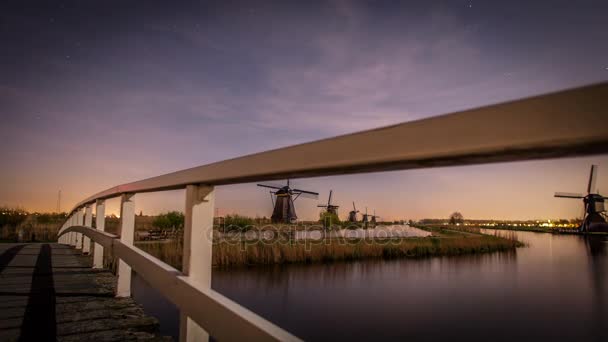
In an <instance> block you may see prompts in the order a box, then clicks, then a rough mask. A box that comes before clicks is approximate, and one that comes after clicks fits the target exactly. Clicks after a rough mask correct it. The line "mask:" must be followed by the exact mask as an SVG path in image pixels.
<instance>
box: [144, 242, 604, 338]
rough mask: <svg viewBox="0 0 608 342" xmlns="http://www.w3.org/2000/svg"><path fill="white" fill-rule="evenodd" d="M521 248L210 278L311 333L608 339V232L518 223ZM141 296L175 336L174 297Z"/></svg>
mask: <svg viewBox="0 0 608 342" xmlns="http://www.w3.org/2000/svg"><path fill="white" fill-rule="evenodd" d="M517 235H518V236H519V238H520V240H523V241H525V242H526V243H528V244H529V247H526V248H520V249H518V250H517V251H516V252H509V253H494V254H488V255H476V256H463V257H449V258H447V257H446V258H432V259H423V260H409V259H401V260H392V261H363V262H353V263H335V264H329V265H312V266H305V265H296V266H288V267H271V268H261V267H256V268H249V269H236V270H235V269H232V270H215V271H214V273H213V288H214V289H215V290H217V291H219V292H221V293H223V294H224V295H226V296H227V297H229V298H231V299H233V300H235V301H237V302H239V303H241V304H242V305H244V306H245V307H247V308H249V309H251V310H252V311H254V312H256V313H258V314H259V315H261V316H263V317H265V318H267V319H269V320H270V321H272V322H274V323H276V324H278V325H279V326H281V327H283V328H285V329H287V330H288V331H290V332H292V333H294V334H295V335H297V336H299V337H302V338H304V339H306V340H330V339H332V340H335V339H338V340H346V339H356V340H363V339H377V338H383V339H391V340H397V339H404V338H413V339H414V340H438V339H450V340H454V339H457V340H463V339H466V340H473V341H478V340H486V341H497V340H504V341H509V340H513V339H523V340H530V339H536V340H539V339H540V340H552V341H556V340H559V341H564V340H565V341H608V238H606V237H594V238H584V237H581V236H572V235H569V236H559V235H550V234H539V233H528V232H517ZM133 292H134V297H135V298H136V300H138V301H139V302H140V303H142V304H143V305H144V308H145V309H146V310H147V311H148V312H149V313H150V314H152V315H155V316H156V317H158V318H159V319H160V320H161V325H162V327H161V328H162V330H163V332H164V333H166V334H171V335H173V336H177V334H178V330H179V328H178V327H179V323H178V321H179V318H178V316H179V315H178V313H177V310H176V309H175V307H173V306H172V305H171V304H170V303H168V302H166V301H165V300H163V299H162V298H160V296H159V295H158V294H156V293H155V291H153V290H152V289H150V288H149V287H148V286H146V284H145V283H143V282H142V281H141V280H140V279H137V278H135V279H134V283H133Z"/></svg>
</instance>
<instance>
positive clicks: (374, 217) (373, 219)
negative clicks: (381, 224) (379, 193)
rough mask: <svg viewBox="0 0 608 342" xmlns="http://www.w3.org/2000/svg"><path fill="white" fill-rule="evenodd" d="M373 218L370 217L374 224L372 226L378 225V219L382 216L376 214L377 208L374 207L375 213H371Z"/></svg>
mask: <svg viewBox="0 0 608 342" xmlns="http://www.w3.org/2000/svg"><path fill="white" fill-rule="evenodd" d="M370 217H371V219H370V223H371V224H372V227H375V226H376V219H377V218H380V216H378V215H376V209H374V215H370Z"/></svg>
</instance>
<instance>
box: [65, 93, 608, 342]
mask: <svg viewBox="0 0 608 342" xmlns="http://www.w3.org/2000/svg"><path fill="white" fill-rule="evenodd" d="M607 109H608V83H603V84H598V85H593V86H588V87H583V88H578V89H573V90H567V91H562V92H558V93H553V94H548V95H543V96H537V97H532V98H529V99H524V100H518V101H513V102H508V103H503V104H498V105H493V106H488V107H483V108H477V109H472V110H467V111H462V112H458V113H454V114H449V115H444V116H439V117H434V118H430V119H424V120H419V121H413V122H408V123H404V124H399V125H394V126H389V127H385V128H380V129H375V130H369V131H364V132H360V133H355V134H349V135H344V136H340V137H336V138H331V139H325V140H320V141H316V142H312V143H307V144H301V145H296V146H291V147H286V148H281V149H277V150H272V151H267V152H262V153H257V154H253V155H249V156H245V157H240V158H236V159H231V160H226V161H222V162H218V163H213V164H209V165H203V166H199V167H195V168H191V169H187V170H182V171H177V172H174V173H170V174H166V175H162V176H158V177H153V178H149V179H145V180H141V181H137V182H133V183H128V184H123V185H119V186H117V187H114V188H111V189H108V190H105V191H102V192H100V193H98V194H95V195H93V196H91V197H89V198H87V199H85V200H83V201H81V202H80V203H78V204H77V205H76V206H75V208H74V209H73V210H72V211H71V212H70V215H69V218H68V219H67V220H66V222H65V223H64V225H63V227H62V228H61V230H60V232H59V242H61V243H64V244H69V245H72V246H75V247H76V248H78V249H82V252H83V253H90V252H91V251H90V247H91V240H92V241H93V242H94V250H93V267H96V268H101V267H103V253H104V249H111V250H112V252H113V255H114V256H115V257H117V258H118V259H119V265H118V272H117V273H118V283H117V288H116V294H117V296H130V286H131V269H133V270H135V272H137V273H138V274H139V275H141V277H142V278H143V279H144V280H146V282H148V283H149V284H151V285H152V286H153V287H154V288H156V289H157V290H159V291H160V292H161V293H163V294H164V295H165V296H166V297H167V298H168V299H169V300H171V301H172V302H173V303H174V304H175V305H176V306H177V307H178V308H179V309H180V311H181V327H180V339H181V340H182V341H200V340H203V339H206V338H207V337H208V336H209V334H210V335H211V336H213V337H215V338H217V339H219V340H236V339H239V340H242V339H247V340H296V339H297V338H296V337H295V336H293V335H291V334H289V333H288V332H286V331H284V330H282V329H281V328H279V327H277V326H275V325H274V324H272V323H270V322H268V321H266V320H264V319H263V318H261V317H259V316H257V315H256V314H254V313H252V312H251V311H249V310H247V309H245V308H243V307H241V306H240V305H238V304H236V303H234V302H233V301H231V300H229V299H227V298H225V297H224V296H222V295H221V294H219V293H217V292H214V291H213V290H211V255H212V254H211V251H212V238H211V232H212V227H213V212H214V186H217V185H224V184H236V183H244V182H251V181H265V180H274V179H285V178H299V177H317V176H328V175H338V174H349V173H361V172H378V171H390V170H405V169H413V168H425V167H439V166H449V165H468V164H477V163H490V162H506V161H515V160H528V159H542V158H558V157H567V156H578V155H591V154H600V153H608V129H606V119H607V118H608V115H607V114H608V110H607ZM184 188H185V189H186V199H185V202H186V207H185V226H184V253H183V260H182V264H183V268H182V271H181V272H180V271H178V270H176V269H174V268H172V267H170V266H168V265H167V264H165V263H163V262H162V261H160V260H158V259H156V258H154V257H152V256H150V255H149V254H147V253H145V252H143V251H141V250H139V249H138V248H135V247H134V246H133V235H134V221H135V219H134V218H135V212H134V209H135V206H134V202H133V196H134V195H135V194H137V193H142V192H153V191H164V190H173V189H184ZM119 196H120V197H121V214H120V226H119V237H118V236H114V235H111V234H107V233H105V232H104V224H105V204H104V201H105V200H106V199H108V198H113V197H119ZM93 205H95V206H96V213H95V216H96V225H95V229H93V228H92V218H93V215H92V206H93Z"/></svg>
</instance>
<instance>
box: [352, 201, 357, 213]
mask: <svg viewBox="0 0 608 342" xmlns="http://www.w3.org/2000/svg"><path fill="white" fill-rule="evenodd" d="M353 211H355V212H356V211H357V208H355V202H354V201H353Z"/></svg>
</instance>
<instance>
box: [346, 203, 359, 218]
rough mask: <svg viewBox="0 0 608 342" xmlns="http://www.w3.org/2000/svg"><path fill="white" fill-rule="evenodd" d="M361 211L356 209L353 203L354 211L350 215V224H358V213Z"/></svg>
mask: <svg viewBox="0 0 608 342" xmlns="http://www.w3.org/2000/svg"><path fill="white" fill-rule="evenodd" d="M358 212H359V210H357V208H355V202H353V210H352V211H351V212H349V213H348V222H357V213H358Z"/></svg>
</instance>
